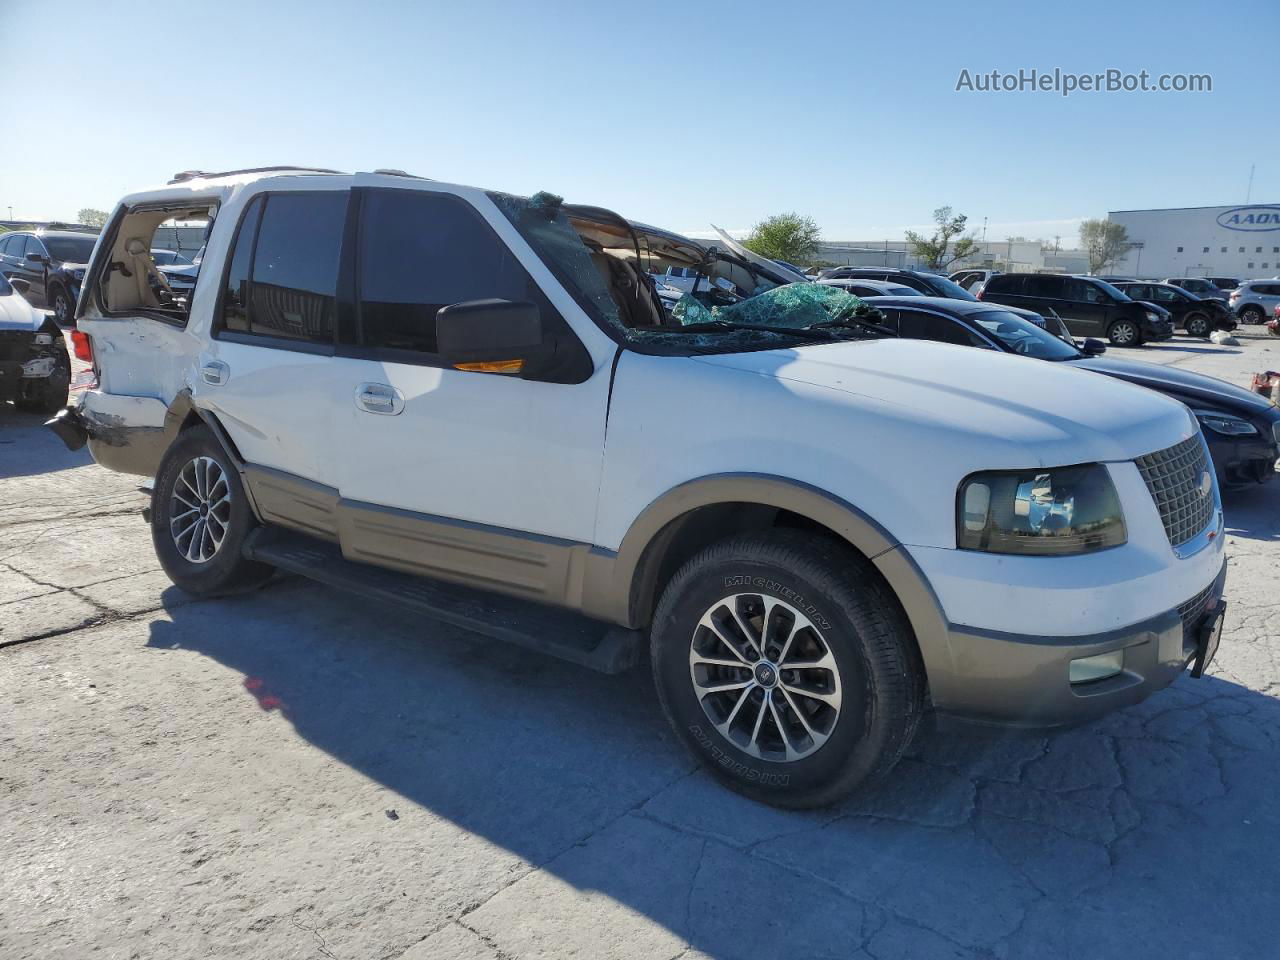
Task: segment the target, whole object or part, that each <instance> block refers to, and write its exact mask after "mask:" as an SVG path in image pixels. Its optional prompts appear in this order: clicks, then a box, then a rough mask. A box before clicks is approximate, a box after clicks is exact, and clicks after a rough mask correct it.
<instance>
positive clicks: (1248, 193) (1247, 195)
mask: <svg viewBox="0 0 1280 960" xmlns="http://www.w3.org/2000/svg"><path fill="white" fill-rule="evenodd" d="M1254 166H1256V164H1252V163H1251V164H1249V188H1248V189H1247V190H1245V192H1244V202H1245V203H1248V202H1249V198H1250V197H1252V196H1253V168H1254Z"/></svg>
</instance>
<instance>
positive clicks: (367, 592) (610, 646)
mask: <svg viewBox="0 0 1280 960" xmlns="http://www.w3.org/2000/svg"><path fill="white" fill-rule="evenodd" d="M244 555H245V556H246V557H248V558H249V559H250V560H257V561H259V562H261V563H268V564H271V566H273V567H276V568H277V569H279V570H283V571H287V572H289V573H296V574H299V575H300V576H304V577H308V578H309V579H311V580H315V581H318V582H319V583H323V584H326V585H328V586H331V587H337V588H338V589H340V590H348V591H351V592H352V593H357V594H360V595H361V596H365V597H369V598H371V599H374V600H381V601H384V602H390V603H396V604H399V605H401V606H404V607H408V608H410V609H412V610H416V611H418V612H419V613H423V614H425V615H427V616H428V617H431V618H432V619H434V620H440V621H442V622H444V623H450V624H453V625H454V626H457V627H462V628H464V629H467V630H471V631H474V632H475V633H480V634H484V635H486V636H490V637H494V638H496V639H498V640H505V641H506V642H508V643H514V644H516V645H518V646H521V647H528V648H529V649H530V650H537V651H538V652H539V653H545V654H549V655H551V656H553V657H559V658H560V659H561V660H567V661H569V662H570V663H576V664H579V665H580V666H584V667H589V668H590V669H592V670H598V671H599V672H601V673H623V672H625V671H627V670H629V669H631V668H632V667H634V666H635V665H636V664H637V663H638V662H639V660H640V651H641V645H642V643H643V640H644V635H643V634H642V633H641V632H640V631H638V630H627V629H624V628H622V627H616V626H612V625H610V624H607V623H603V622H601V621H599V620H591V619H588V618H586V617H583V616H581V615H579V614H576V613H573V612H571V611H568V610H562V609H559V608H556V607H549V606H546V605H544V604H540V603H531V602H529V601H527V600H520V599H518V598H515V597H505V596H502V595H501V594H492V593H487V592H485V591H482V590H476V589H473V588H471V587H464V586H459V585H456V584H452V583H444V582H442V581H438V580H427V579H425V578H423V577H415V576H413V575H412V574H407V573H398V572H396V571H394V570H384V569H382V568H381V567H373V566H369V565H368V564H364V563H354V562H352V561H350V560H347V559H346V558H345V557H343V556H342V550H341V549H340V548H339V547H338V546H337V545H336V544H332V543H326V542H324V541H322V540H316V539H315V538H313V537H308V536H305V535H303V534H299V533H293V532H291V531H288V530H282V529H280V528H278V527H258V528H257V529H256V530H254V531H253V532H252V533H251V534H250V535H249V537H248V539H246V541H245V545H244Z"/></svg>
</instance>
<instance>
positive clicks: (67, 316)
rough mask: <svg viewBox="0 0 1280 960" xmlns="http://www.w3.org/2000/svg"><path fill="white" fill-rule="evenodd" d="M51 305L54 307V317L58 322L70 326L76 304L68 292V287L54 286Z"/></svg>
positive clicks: (60, 324)
mask: <svg viewBox="0 0 1280 960" xmlns="http://www.w3.org/2000/svg"><path fill="white" fill-rule="evenodd" d="M50 306H51V307H52V308H53V318H54V320H56V321H57V322H58V325H59V326H63V327H68V326H70V325H71V320H72V315H73V314H74V313H75V307H76V305H75V303H74V302H72V300H71V294H69V293H67V289H66V287H63V286H57V287H54V288H53V299H52V303H51V304H50Z"/></svg>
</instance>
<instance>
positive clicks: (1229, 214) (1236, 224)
mask: <svg viewBox="0 0 1280 960" xmlns="http://www.w3.org/2000/svg"><path fill="white" fill-rule="evenodd" d="M1218 226H1220V227H1226V228H1227V229H1228V230H1252V231H1258V230H1280V207H1275V206H1267V207H1236V208H1235V209H1233V210H1227V211H1225V212H1224V213H1220V214H1218Z"/></svg>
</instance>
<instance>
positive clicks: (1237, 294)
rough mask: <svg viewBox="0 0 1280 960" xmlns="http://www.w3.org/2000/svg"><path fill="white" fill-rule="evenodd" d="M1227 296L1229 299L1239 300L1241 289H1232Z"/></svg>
mask: <svg viewBox="0 0 1280 960" xmlns="http://www.w3.org/2000/svg"><path fill="white" fill-rule="evenodd" d="M1227 297H1228V298H1229V299H1231V300H1239V299H1240V291H1239V290H1232V291H1231V292H1230V293H1229V294H1227Z"/></svg>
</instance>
